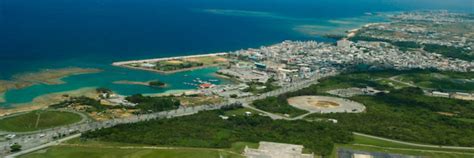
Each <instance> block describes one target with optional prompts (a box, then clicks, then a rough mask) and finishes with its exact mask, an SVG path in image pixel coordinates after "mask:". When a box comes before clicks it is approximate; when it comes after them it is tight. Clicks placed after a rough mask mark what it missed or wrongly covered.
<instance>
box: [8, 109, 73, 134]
mask: <svg viewBox="0 0 474 158" xmlns="http://www.w3.org/2000/svg"><path fill="white" fill-rule="evenodd" d="M81 119H82V117H81V116H80V115H78V114H74V113H70V112H61V111H40V110H38V111H32V112H28V113H24V114H19V115H16V116H11V117H7V118H4V119H0V130H2V131H10V132H28V131H36V130H41V129H47V128H53V127H58V126H63V125H68V124H72V123H76V122H79V121H81Z"/></svg>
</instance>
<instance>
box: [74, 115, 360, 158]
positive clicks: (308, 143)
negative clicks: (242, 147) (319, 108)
mask: <svg viewBox="0 0 474 158" xmlns="http://www.w3.org/2000/svg"><path fill="white" fill-rule="evenodd" d="M224 114H225V111H224V110H214V111H205V112H200V113H198V114H195V115H191V116H184V117H177V118H172V119H159V120H151V121H147V122H141V123H135V124H124V125H118V126H116V127H113V128H107V129H101V130H98V131H93V132H88V133H85V134H84V135H83V136H82V138H84V139H95V140H101V141H115V142H123V143H140V144H148V145H166V146H184V147H206V148H229V147H230V146H231V144H232V143H234V142H252V143H258V142H259V141H271V142H282V143H292V144H302V145H304V147H305V148H307V149H309V150H310V151H311V152H314V153H315V154H319V155H328V154H330V153H331V151H332V149H333V146H334V143H348V142H350V141H352V140H353V137H352V134H351V133H350V132H349V131H348V130H347V129H345V128H344V127H339V126H334V125H333V124H332V123H325V122H308V121H303V120H298V121H286V120H272V119H270V118H269V117H263V116H259V115H253V116H244V115H237V116H231V117H230V118H229V119H227V120H224V119H221V118H220V117H219V115H224Z"/></svg>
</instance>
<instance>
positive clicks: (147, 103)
mask: <svg viewBox="0 0 474 158" xmlns="http://www.w3.org/2000/svg"><path fill="white" fill-rule="evenodd" d="M125 99H126V100H128V101H129V102H131V103H135V104H137V105H136V106H134V107H127V108H136V109H140V110H141V112H159V111H167V110H173V109H177V108H179V106H180V105H181V103H180V101H179V100H178V99H176V98H173V97H151V96H143V95H141V94H135V95H132V96H129V97H126V98H125Z"/></svg>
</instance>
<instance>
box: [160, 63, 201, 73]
mask: <svg viewBox="0 0 474 158" xmlns="http://www.w3.org/2000/svg"><path fill="white" fill-rule="evenodd" d="M203 65H204V63H201V62H194V61H176V62H170V61H163V62H157V63H156V66H155V69H156V70H160V71H176V70H181V69H189V68H193V67H201V66H203Z"/></svg>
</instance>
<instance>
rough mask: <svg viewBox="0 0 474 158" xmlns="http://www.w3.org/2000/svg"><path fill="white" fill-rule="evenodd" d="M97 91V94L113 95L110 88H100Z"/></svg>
mask: <svg viewBox="0 0 474 158" xmlns="http://www.w3.org/2000/svg"><path fill="white" fill-rule="evenodd" d="M95 91H96V92H97V93H107V94H108V93H112V90H110V89H108V88H105V87H100V88H97V89H95Z"/></svg>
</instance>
